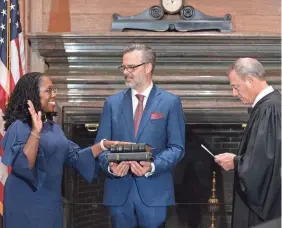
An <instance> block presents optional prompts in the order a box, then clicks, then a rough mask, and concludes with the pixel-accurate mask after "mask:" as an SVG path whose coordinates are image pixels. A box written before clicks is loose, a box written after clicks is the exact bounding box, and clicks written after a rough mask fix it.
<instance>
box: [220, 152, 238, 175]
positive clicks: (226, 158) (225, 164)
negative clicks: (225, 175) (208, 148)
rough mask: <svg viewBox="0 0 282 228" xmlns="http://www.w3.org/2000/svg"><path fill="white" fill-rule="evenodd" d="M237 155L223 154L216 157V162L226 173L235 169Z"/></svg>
mask: <svg viewBox="0 0 282 228" xmlns="http://www.w3.org/2000/svg"><path fill="white" fill-rule="evenodd" d="M235 156H236V155H235V154H231V153H223V154H219V155H216V156H215V162H216V163H217V164H219V165H220V166H221V167H222V168H223V169H225V170H226V171H229V170H232V169H234V157H235Z"/></svg>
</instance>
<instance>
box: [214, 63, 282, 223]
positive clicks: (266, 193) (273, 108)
mask: <svg viewBox="0 0 282 228" xmlns="http://www.w3.org/2000/svg"><path fill="white" fill-rule="evenodd" d="M228 80H229V82H230V85H231V86H232V90H233V96H235V97H238V98H240V100H241V101H242V102H243V103H244V104H252V111H251V115H250V118H249V120H248V123H247V127H246V129H245V132H244V135H243V138H242V141H241V144H240V146H239V150H238V154H237V156H236V155H235V154H232V153H223V154H219V155H217V156H215V161H216V162H217V163H218V164H219V165H220V166H221V167H222V168H224V169H225V170H234V175H235V176H234V198H233V200H234V201H233V219H232V227H233V228H247V227H252V226H254V225H258V224H261V223H264V222H265V221H268V220H272V219H275V218H279V217H281V94H280V93H279V92H278V91H276V90H274V89H273V88H272V86H269V85H268V84H267V82H266V78H265V70H264V68H263V66H262V65H261V63H259V62H258V61H257V60H256V59H252V58H240V59H238V60H237V61H236V62H235V63H234V64H233V65H232V66H231V67H230V69H229V71H228ZM273 228H274V227H273Z"/></svg>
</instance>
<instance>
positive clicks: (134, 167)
mask: <svg viewBox="0 0 282 228" xmlns="http://www.w3.org/2000/svg"><path fill="white" fill-rule="evenodd" d="M129 168H130V170H131V172H132V173H134V174H135V175H136V176H139V177H141V176H144V175H145V174H146V173H148V172H151V170H152V165H151V162H145V161H141V162H140V164H139V163H138V162H136V161H129V162H124V161H123V162H121V163H119V164H117V163H114V162H111V163H110V170H111V172H112V173H113V174H115V175H116V176H119V177H123V176H125V175H126V174H127V173H128V170H129Z"/></svg>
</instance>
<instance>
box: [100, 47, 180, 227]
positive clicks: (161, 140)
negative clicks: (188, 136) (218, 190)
mask: <svg viewBox="0 0 282 228" xmlns="http://www.w3.org/2000/svg"><path fill="white" fill-rule="evenodd" d="M122 61H123V62H122V65H121V66H120V67H119V70H120V71H121V72H122V73H123V74H124V78H125V84H126V85H127V86H128V87H130V88H129V89H126V90H124V91H121V92H120V93H117V94H115V95H113V96H110V97H108V98H107V99H106V102H105V104H104V108H103V112H102V115H101V121H100V127H99V131H98V134H97V137H96V142H100V144H101V146H103V140H104V139H109V140H119V141H128V142H135V143H147V144H148V145H150V146H152V147H153V151H152V153H153V158H154V160H153V162H140V163H138V162H135V161H130V162H121V163H119V164H116V163H110V164H109V163H107V160H106V159H105V155H106V154H107V153H109V151H105V152H104V153H103V154H102V155H101V156H100V163H101V167H102V169H103V170H104V171H105V172H106V173H107V177H106V181H105V191H104V204H105V205H107V206H109V208H110V213H111V218H112V226H113V227H117V228H127V227H128V228H133V227H148V228H157V227H163V226H164V224H165V220H166V208H167V206H169V205H172V204H174V185H173V169H174V167H175V165H176V164H177V163H178V162H179V161H180V160H181V159H182V158H183V155H184V143H185V123H184V116H183V112H182V105H181V101H180V99H179V97H177V96H175V95H173V94H171V93H168V92H166V91H164V90H162V89H160V88H158V87H156V86H155V85H154V84H153V82H152V75H153V71H154V68H155V63H156V54H155V52H154V50H153V49H152V48H150V47H146V46H144V45H142V44H131V45H129V46H127V47H126V48H125V49H124V52H123V59H122Z"/></svg>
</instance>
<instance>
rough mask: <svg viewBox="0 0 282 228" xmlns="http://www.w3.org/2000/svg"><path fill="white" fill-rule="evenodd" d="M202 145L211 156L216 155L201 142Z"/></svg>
mask: <svg viewBox="0 0 282 228" xmlns="http://www.w3.org/2000/svg"><path fill="white" fill-rule="evenodd" d="M201 147H203V148H204V149H205V150H206V151H207V152H208V153H209V154H210V155H211V156H213V157H214V155H213V153H212V152H210V151H209V150H208V149H207V148H206V147H205V146H204V145H203V144H201Z"/></svg>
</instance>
